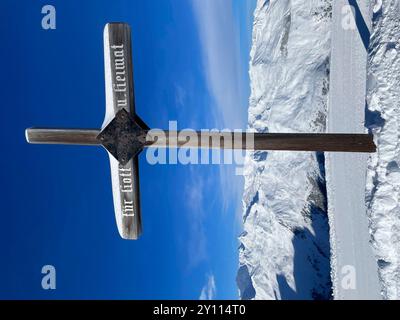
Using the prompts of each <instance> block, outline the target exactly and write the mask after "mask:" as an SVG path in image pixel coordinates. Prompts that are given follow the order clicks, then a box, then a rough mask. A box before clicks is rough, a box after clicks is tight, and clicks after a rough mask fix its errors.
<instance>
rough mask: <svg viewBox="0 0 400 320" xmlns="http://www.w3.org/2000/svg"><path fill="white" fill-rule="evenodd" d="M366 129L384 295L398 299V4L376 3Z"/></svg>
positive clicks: (372, 225)
mask: <svg viewBox="0 0 400 320" xmlns="http://www.w3.org/2000/svg"><path fill="white" fill-rule="evenodd" d="M367 104H368V112H367V124H368V127H369V128H370V130H371V131H372V132H373V133H374V135H375V140H376V142H377V145H378V152H377V153H376V154H375V155H374V156H372V158H371V159H370V161H369V166H368V179H367V202H368V214H369V217H370V228H371V233H372V237H373V246H374V250H375V254H376V256H377V258H378V259H379V260H378V264H379V273H380V278H381V281H382V284H383V295H384V298H387V299H400V204H399V203H400V169H399V167H400V141H399V138H400V1H398V0H382V1H381V0H379V1H375V6H374V17H373V33H372V42H371V46H370V56H369V73H368V93H367Z"/></svg>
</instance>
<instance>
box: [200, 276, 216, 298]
mask: <svg viewBox="0 0 400 320" xmlns="http://www.w3.org/2000/svg"><path fill="white" fill-rule="evenodd" d="M216 292H217V288H216V286H215V279H214V275H209V276H208V279H207V283H206V284H205V285H204V287H203V289H201V293H200V296H199V300H214V299H215V294H216Z"/></svg>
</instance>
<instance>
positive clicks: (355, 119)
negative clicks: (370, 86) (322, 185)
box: [326, 0, 381, 299]
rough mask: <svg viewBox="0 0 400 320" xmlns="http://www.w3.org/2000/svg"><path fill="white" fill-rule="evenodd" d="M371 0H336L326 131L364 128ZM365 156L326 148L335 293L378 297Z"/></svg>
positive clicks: (361, 130)
mask: <svg viewBox="0 0 400 320" xmlns="http://www.w3.org/2000/svg"><path fill="white" fill-rule="evenodd" d="M349 2H350V3H352V4H354V5H355V11H354V15H355V16H356V19H355V21H354V19H353V20H352V19H351V17H353V15H350V16H349V15H348V11H346V8H345V7H344V6H345V5H349ZM369 2H370V1H369V0H367V1H366V0H362V1H361V0H357V1H349V0H336V1H334V5H333V20H332V34H331V41H332V42H331V46H332V49H331V50H332V51H331V73H330V93H329V107H328V126H327V129H328V132H337V133H340V132H343V133H344V132H347V133H364V132H365V126H364V122H365V96H366V74H367V70H366V68H367V47H368V39H369V29H370V24H371V23H370V20H371V18H370V12H369ZM367 159H368V155H365V154H343V153H336V154H334V153H327V154H326V170H327V191H328V215H329V223H330V240H331V253H332V257H331V267H332V281H333V287H334V288H333V289H334V290H333V292H334V298H335V299H380V298H381V295H380V292H381V287H380V283H379V279H378V266H377V262H376V259H375V257H374V254H373V251H372V246H371V245H370V235H369V230H368V218H367V214H366V205H365V186H366V172H367Z"/></svg>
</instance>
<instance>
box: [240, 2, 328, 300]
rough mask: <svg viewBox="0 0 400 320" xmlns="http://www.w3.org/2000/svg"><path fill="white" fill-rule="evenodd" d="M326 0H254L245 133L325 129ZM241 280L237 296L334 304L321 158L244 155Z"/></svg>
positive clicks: (307, 153)
mask: <svg viewBox="0 0 400 320" xmlns="http://www.w3.org/2000/svg"><path fill="white" fill-rule="evenodd" d="M330 3H331V1H328V0H314V1H303V0H271V1H268V0H259V1H258V4H257V8H256V11H255V20H254V29H253V47H252V50H251V61H250V78H251V98H250V106H249V128H250V129H253V130H255V131H258V132H268V131H270V132H324V131H325V125H326V112H327V94H328V92H329V87H328V78H329V55H330V17H331V6H330ZM244 174H245V191H244V197H243V205H244V217H243V219H244V232H243V234H242V235H241V236H240V242H241V245H240V248H239V259H240V268H239V272H238V276H237V283H238V286H239V289H240V293H241V297H242V298H243V299H252V298H255V299H330V298H331V294H332V292H331V286H332V284H331V279H330V249H329V227H328V220H327V213H326V211H327V209H326V191H325V187H324V184H325V181H324V179H325V177H324V175H325V173H324V157H323V155H322V154H316V153H312V152H302V153H301V152H299V153H290V152H268V153H266V152H256V153H250V154H249V155H248V157H247V160H246V166H245V172H244Z"/></svg>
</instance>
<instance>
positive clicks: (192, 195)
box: [185, 166, 208, 269]
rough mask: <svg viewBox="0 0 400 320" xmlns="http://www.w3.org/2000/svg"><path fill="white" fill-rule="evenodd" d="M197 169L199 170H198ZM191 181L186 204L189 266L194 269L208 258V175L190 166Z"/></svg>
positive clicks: (187, 190)
mask: <svg viewBox="0 0 400 320" xmlns="http://www.w3.org/2000/svg"><path fill="white" fill-rule="evenodd" d="M196 169H197V170H196ZM189 170H190V174H189V177H190V180H189V181H190V183H188V184H187V185H186V186H185V198H186V199H187V202H186V205H187V207H188V211H189V217H188V218H189V219H190V221H189V239H188V244H187V249H188V260H189V261H188V262H189V264H188V268H189V269H192V268H194V267H196V266H197V265H199V264H200V263H201V262H203V261H205V260H207V257H208V255H207V239H206V233H205V228H204V212H205V211H204V197H203V193H204V190H205V185H206V181H205V179H206V177H204V175H203V174H202V173H201V171H199V170H198V168H195V167H194V166H190V167H189Z"/></svg>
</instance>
